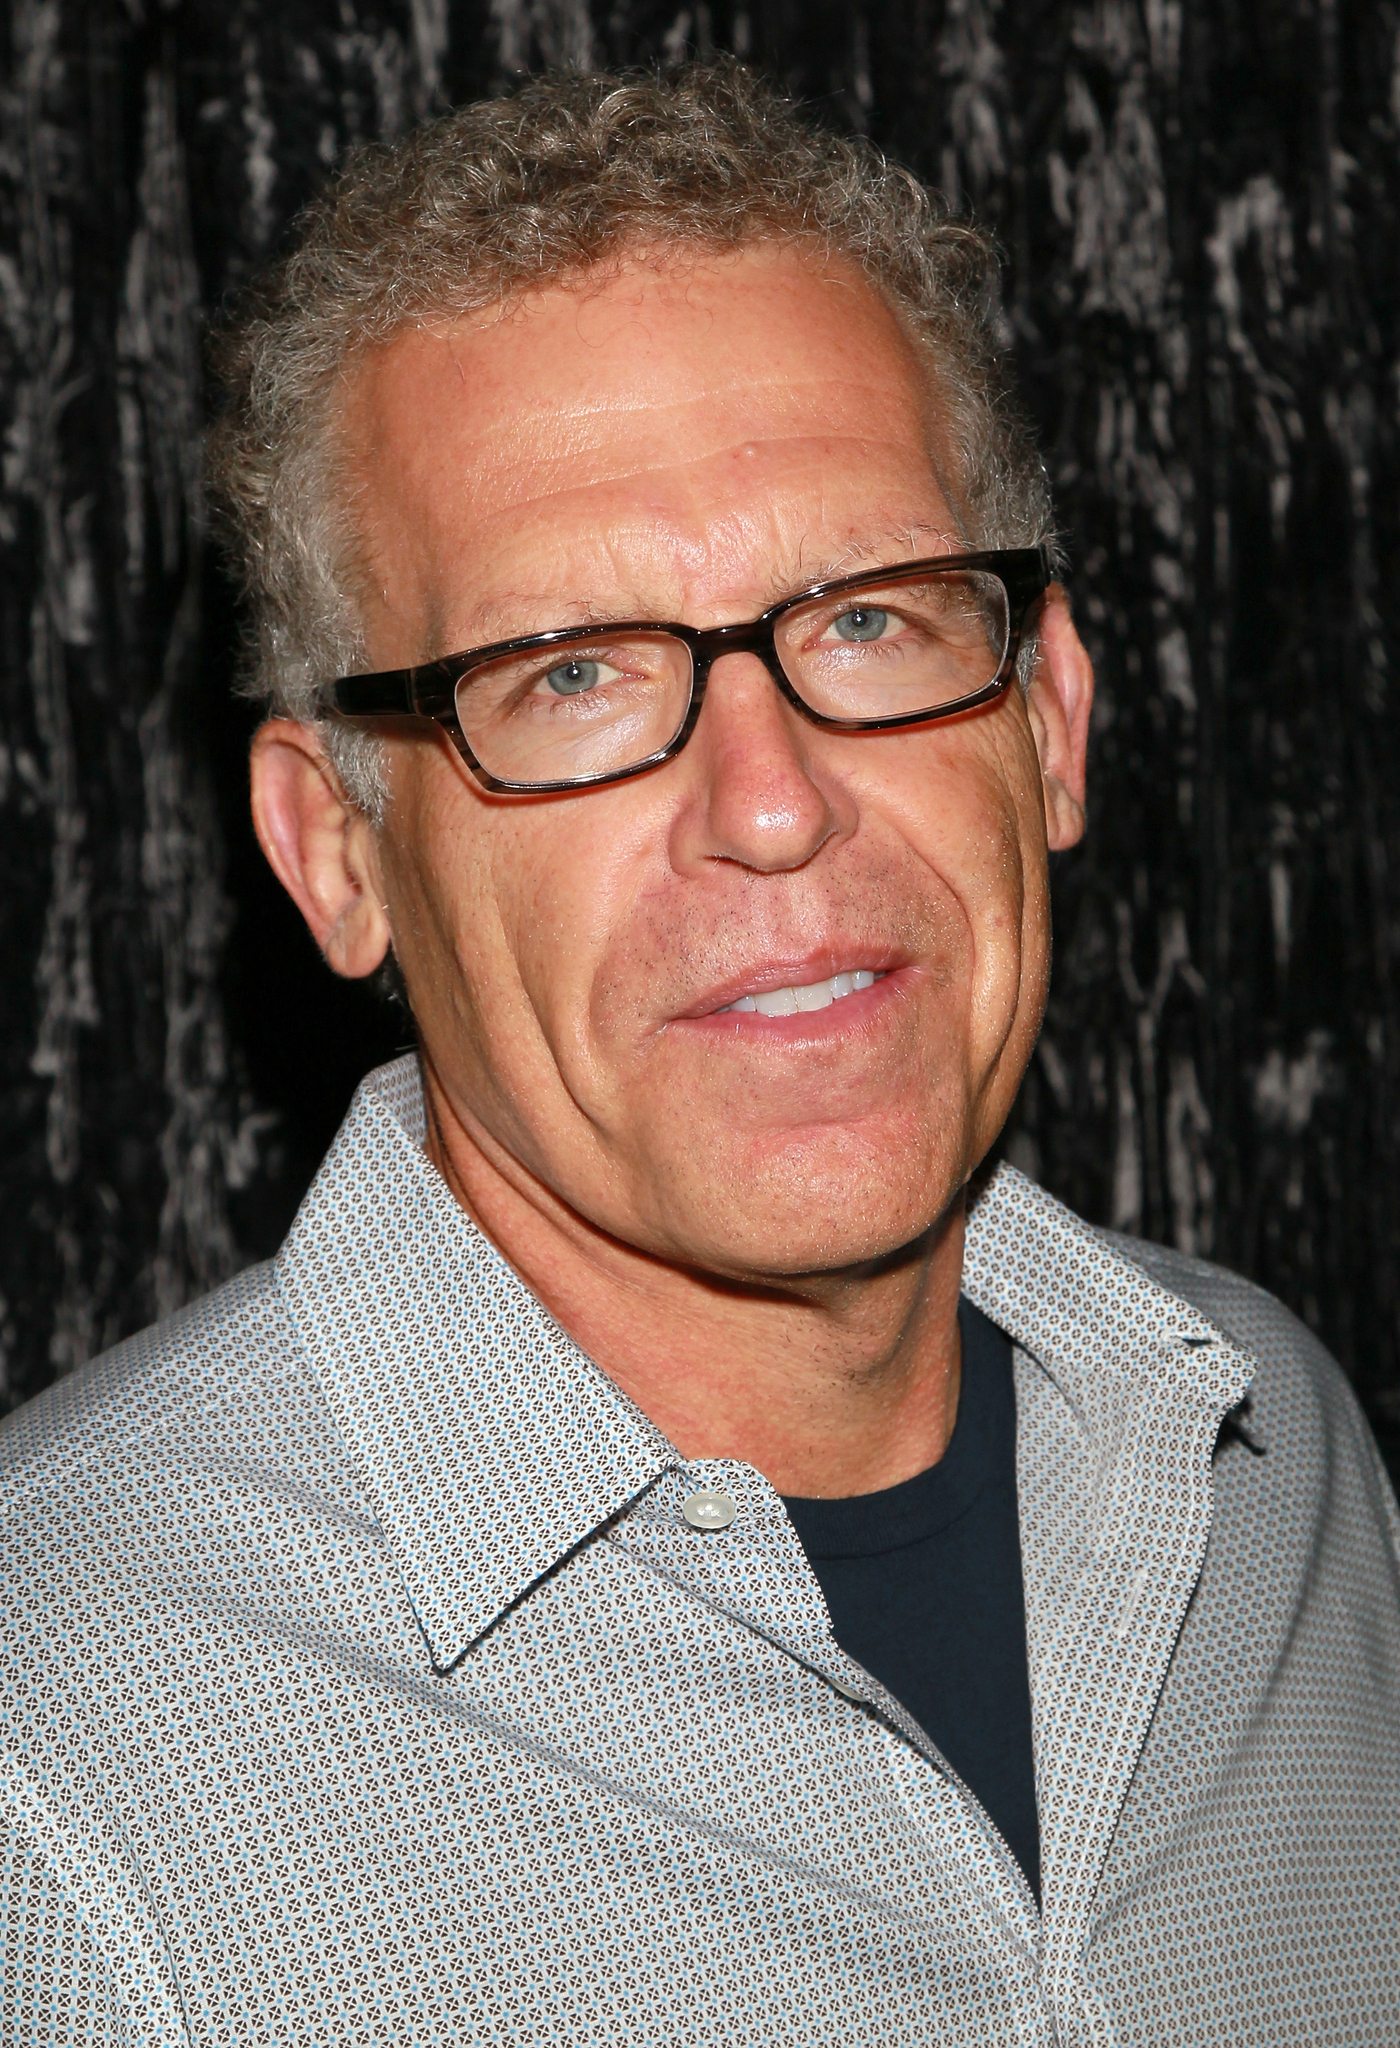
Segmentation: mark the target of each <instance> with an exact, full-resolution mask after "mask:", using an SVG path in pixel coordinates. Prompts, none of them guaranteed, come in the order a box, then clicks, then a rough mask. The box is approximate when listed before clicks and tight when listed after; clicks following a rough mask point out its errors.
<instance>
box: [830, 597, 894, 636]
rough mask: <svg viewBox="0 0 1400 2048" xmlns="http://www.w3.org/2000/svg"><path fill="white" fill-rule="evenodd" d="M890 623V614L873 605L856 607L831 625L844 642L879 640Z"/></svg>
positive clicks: (834, 620)
mask: <svg viewBox="0 0 1400 2048" xmlns="http://www.w3.org/2000/svg"><path fill="white" fill-rule="evenodd" d="M889 622H890V615H889V613H888V612H882V611H878V610H876V608H875V607H874V606H872V605H855V606H853V607H852V609H851V610H850V611H848V612H842V614H841V616H840V617H839V618H837V619H833V620H832V622H831V623H832V625H833V627H834V628H835V630H836V632H837V634H838V635H839V637H840V638H841V639H842V640H878V639H879V637H880V635H881V634H882V633H883V632H884V630H885V628H886V626H887V625H888V624H889Z"/></svg>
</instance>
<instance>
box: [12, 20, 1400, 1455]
mask: <svg viewBox="0 0 1400 2048" xmlns="http://www.w3.org/2000/svg"><path fill="white" fill-rule="evenodd" d="M0 34H3V37H4V39H5V47H4V53H3V99H0V406H2V407H3V422H2V423H0V424H2V427H3V445H2V446H0V554H2V555H3V565H2V566H0V634H3V660H4V674H5V698H4V727H3V734H2V735H0V863H2V864H3V869H2V873H3V881H2V882H0V915H2V916H3V934H4V937H3V974H2V975H0V989H3V1015H2V1017H0V1059H3V1078H4V1086H3V1097H2V1098H0V1099H2V1100H3V1111H0V1115H2V1116H3V1122H2V1123H0V1173H3V1176H4V1183H3V1185H4V1196H3V1230H0V1297H2V1299H0V1359H2V1360H3V1386H4V1397H3V1398H4V1400H5V1401H7V1402H14V1401H17V1400H19V1399H22V1398H23V1397H24V1396H25V1395H26V1394H28V1393H30V1392H32V1391H34V1390H35V1389H36V1388H38V1387H39V1386H41V1385H43V1384H44V1383H45V1382H46V1381H47V1380H48V1379H49V1378H50V1377H51V1376H53V1375H54V1374H57V1373H63V1372H67V1371H69V1370H71V1369H72V1368H73V1367H74V1366H75V1365H77V1364H79V1363H80V1362H81V1361H82V1360H83V1359H85V1358H87V1357H88V1356H90V1355H91V1354H92V1353H94V1352H95V1351H97V1350H99V1349H100V1348H102V1347H103V1346H105V1345H107V1344H109V1343H111V1342H112V1341H113V1340H114V1339H115V1338H117V1337H119V1336H121V1335H123V1334H124V1333H126V1332H127V1331H129V1330H132V1329H134V1328H137V1327H139V1326H140V1325H141V1324H142V1323H144V1322H146V1321H148V1320H150V1319H151V1318H152V1317H154V1316H156V1315H160V1314H163V1313H165V1312H167V1311H168V1310H170V1309H172V1308H174V1307H175V1306H176V1305H178V1304H179V1303H181V1302H182V1301H185V1300H186V1299H188V1298H190V1297H191V1296H193V1295H196V1294H198V1293H200V1292H202V1291H204V1290H205V1289H207V1288H208V1287H209V1286H211V1285H213V1284H214V1283H216V1282H217V1281H219V1280H220V1279H222V1278H223V1277H224V1276H225V1275H227V1274H228V1273H230V1272H232V1271H234V1270H235V1269H236V1268H237V1267H238V1266H239V1265H240V1264H242V1263H245V1262H246V1261H247V1260H248V1259H250V1258H254V1257H259V1256H262V1255H264V1254H265V1253H266V1252H268V1251H269V1250H270V1249H272V1247H273V1246H274V1245H275V1243H276V1242H277V1240H278V1238H279V1236H280V1234H281V1232H282V1230H283V1229H284V1228H285V1225H286V1223H287V1221H288V1219H289V1217H290V1214H291V1212H292V1210H293V1208H294V1207H295V1203H296V1200H297V1198H298V1196H299V1194H300V1192H301V1190H302V1188H303V1186H304V1185H305V1182H306V1179H307V1177H308V1175H309V1173H310V1171H311V1170H312V1168H313V1166H314V1164H315V1161H316V1159H317V1157H318V1156H319V1154H320V1151H321V1150H322V1148H323V1147H324V1145H325V1143H326V1142H327V1140H328V1138H329V1136H330V1134H331V1132H332V1131H333V1129H334V1126H335V1123H336V1121H337V1119H338V1116H339V1114H340V1112H341V1111H342V1110H343V1108H344V1105H345V1103H346V1101H347V1100H348V1097H349V1093H350V1089H351V1087H352V1085H353V1082H354V1080H355V1079H356V1078H357V1077H358V1075H359V1074H360V1072H362V1071H363V1070H364V1068H366V1067H367V1066H369V1065H370V1064H371V1063H372V1062H374V1061H375V1060H376V1059H379V1058H383V1057H386V1056H388V1055H389V1054H390V1053H392V1052H393V1051H394V1050H395V1049H396V1048H397V1047H398V1046H399V1045H400V1044H401V1043H402V1042H403V1040H404V1038H405V1036H406V1029H405V1024H404V1021H403V1020H402V1018H399V1017H396V1016H395V1015H394V1014H393V1013H391V1012H388V1011H385V1010H381V1009H380V1008H378V1007H377V1006H376V1004H375V1002H374V1000H373V999H372V998H371V997H369V996H368V995H367V994H366V992H365V991H363V990H361V989H358V988H348V987H345V986H342V985H339V984H335V983H333V982H332V980H331V978H330V977H329V975H328V974H327V973H326V971H325V970H324V969H323V968H322V966H321V964H320V962H319V960H317V958H316V957H315V955H314V953H313V951H312V948H311V946H310V942H309V941H308V940H307V939H306V938H305V936H304V935H303V934H302V933H301V932H300V931H299V930H298V928H297V922H296V919H295V917H294V914H293V913H292V912H291V911H290V909H289V908H288V907H286V906H285V905H284V904H283V903H282V902H281V901H280V898H279V896H278V892H277V890H276V888H275V885H274V884H273V883H272V882H271V880H270V878H269V877H267V876H266V875H265V874H264V873H263V871H262V867H261V862H260V857H259V856H258V854H257V852H256V849H255V847H254V846H253V843H252V838H251V833H250V831H249V828H248V826H247V823H246V820H245V815H244V813H245V787H244V784H245V774H246V770H245V756H246V743H247V738H248V733H249V730H250V724H251V713H250V712H249V711H248V710H247V709H246V707H242V706H239V705H238V704H237V703H235V702H234V701H233V700H232V699H231V696H230V691H229V683H230V677H231V673H232V668H233V648H234V643H235V636H236V630H237V626H236V620H235V619H234V617H233V615H232V610H231V606H230V601H229V596H228V592H227V590H226V588H225V586H224V584H223V582H222V580H221V577H220V575H219V571H218V568H217V564H216V563H215V562H214V561H213V560H212V559H211V555H210V551H209V548H208V545H207V543H206V539H205V509H204V499H203V491H202V482H201V467H200V428H201V422H202V419H203V417H204V409H205V404H206V391H205V378H204V373H203V368H202V337H203V331H204V328H205V324H206V322H207V320H208V317H209V315H210V313H211V311H212V309H214V308H215V307H217V306H218V305H219V303H220V302H221V301H222V300H223V299H224V298H225V296H226V295H227V294H228V293H229V292H230V290H232V289H234V288H236V287H237V286H238V285H239V284H240V282H241V281H242V280H244V279H245V278H246V277H247V276H248V275H249V273H250V271H251V270H253V269H254V268H255V267H256V266H257V265H258V264H260V263H261V262H262V261H263V260H264V258H265V257H266V256H267V255H268V254H269V252H271V251H272V250H274V249H275V248H276V247H277V246H278V243H279V241H280V239H281V238H282V237H283V235H284V234H285V231H286V228H287V225H288V222H289V221H290V219H291V218H292V216H293V215H294V214H295V212H296V210H297V208H298V206H299V205H300V204H301V203H302V202H303V201H304V200H305V199H306V198H307V196H308V195H309V194H310V193H312V192H313V191H314V190H315V189H316V187H317V185H318V183H319V181H320V180H321V179H322V178H323V177H324V175H325V173H326V171H327V168H328V167H329V166H330V165H331V164H333V163H334V162H335V160H336V158H337V157H338V156H339V154H340V152H341V151H342V150H343V149H344V147H345V146H346V145H347V144H348V143H350V142H351V141H353V140H355V139H356V138H357V137H363V136H371V135H380V136H384V135H392V134H397V133H400V132H402V131H403V130H404V129H405V128H406V127H408V126H409V125H410V124H411V123H413V122H414V121H416V120H419V119H421V118H422V117H423V116H425V115H427V114H429V113H431V112H432V111H433V110H434V109H436V108H440V107H443V106H446V105H449V104H451V103H452V102H454V101H457V100H460V99H463V98H468V97H472V96H475V95H477V94H480V93H484V92H491V91H495V90H499V89H501V88H502V87H503V86H504V85H505V84H506V83H507V82H508V81H509V80H510V79H511V78H512V77H513V76H515V75H516V74H518V73H519V72H520V71H522V70H525V69H530V68H536V67H539V66H542V65H547V64H572V65H589V64H595V63H596V64H616V63H626V62H635V61H652V60H655V59H659V58H667V57H677V56H680V55H683V54H684V53H685V52H687V51H699V52H701V53H704V52H706V51H708V50H712V49H716V48H726V49H730V50H734V51H737V52H738V53H740V54H741V55H744V56H747V57H749V58H750V59H751V60H753V61H754V62H756V63H759V64H761V65H763V66H764V67H765V68H766V69H767V70H769V71H770V72H771V73H772V74H773V75H775V76H776V77H778V78H779V79H781V80H782V81H783V82H784V83H785V84H787V85H788V86H789V87H791V88H792V89H793V90H794V91H795V92H797V93H798V94H800V95H801V96H802V97H803V98H804V99H805V100H806V101H807V102H808V103H809V104H810V105H811V107H812V108H813V109H814V110H815V112H816V113H817V114H818V115H819V117H820V118H822V119H824V120H827V121H830V122H833V123H836V124H838V125H842V126H845V127H849V128H855V129H860V130H862V131H864V132H866V133H868V134H870V135H871V136H872V137H873V138H874V139H875V140H876V141H877V142H878V143H880V144H881V145H882V146H883V147H885V148H887V149H888V150H889V151H891V153H893V154H894V155H896V156H898V157H899V158H901V159H902V160H904V161H905V162H907V163H909V164H911V165H912V166H914V167H915V168H916V169H917V170H919V171H920V172H921V173H922V174H923V175H924V176H926V177H928V178H930V179H932V180H934V181H936V182H937V183H939V184H941V185H942V186H943V187H944V188H945V189H947V190H948V191H949V192H951V193H952V194H953V195H955V197H957V198H958V199H959V200H961V201H963V202H966V203H968V204H970V205H972V206H973V207H975V208H976V209H977V210H978V212H979V213H980V214H981V215H982V216H983V217H984V218H985V219H987V220H988V221H989V222H991V223H992V224H993V225H994V226H995V228H996V230H997V232H998V234H999V236H1000V239H1001V242H1002V245H1003V248H1004V250H1005V254H1006V275H1005V290H1004V313H1005V325H1006V332H1007V335H1008V337H1009V339H1010V341H1011V343H1012V345H1013V346H1014V348H1015V351H1016V353H1017V356H1018V358H1019V361H1020V365H1021V371H1022V376H1023V379H1024V385H1025V389H1026V392H1027V394H1028V398H1029V402H1030V405H1031V407H1032V410H1033V412H1034V414H1035V416H1036V418H1037V419H1038V421H1039V424H1040V429H1041V433H1042V436H1043V440H1044V445H1045V448H1046V450H1047V452H1048V455H1049V459H1050V463H1051V466H1052V470H1053V473H1054V477H1055V480H1056V486H1057V490H1058V500H1059V507H1060V515H1061V519H1062V521H1063V526H1064V530H1065V533H1066V536H1067V539H1068V542H1069V546H1070V551H1071V555H1072V559H1073V563H1074V588H1075V592H1076V602H1077V606H1078V613H1079V618H1080V621H1081V624H1082V626H1083V629H1084V631H1085V634H1086V637H1087V639H1088V641H1089V644H1090V647H1091V649H1092V652H1093V654H1094V656H1095V659H1096V662H1097V665H1098V672H1099V681H1100V690H1101V698H1100V703H1099V708H1098V711H1097V714H1096V719H1095V731H1094V767H1093V778H1092V784H1091V792H1092V812H1091V829H1090V834H1089V839H1088V843H1087V844H1086V845H1085V846H1084V847H1083V848H1082V849H1081V850H1080V851H1078V852H1076V853H1074V854H1072V855H1070V856H1067V857H1066V858H1064V860H1063V861H1062V862H1061V863H1060V865H1059V868H1058V872H1057V876H1056V916H1057V966H1056V975H1055V991H1054V996H1053V1000H1052V1003H1051V1008H1050V1014H1049V1019H1048V1022H1047V1026H1046V1030H1045V1034H1044V1036H1043V1038H1042V1040H1041V1044H1040V1048H1039V1050H1038V1052H1037V1054H1036V1056H1035V1060H1034V1062H1033V1065H1032V1068H1031V1072H1030V1074H1029V1076H1028V1079H1027V1082H1026V1085H1025V1088H1024V1090H1023V1093H1022V1098H1021V1102H1020V1105H1019V1108H1018V1112H1017V1117H1016V1120H1015V1123H1014V1125H1013V1128H1012V1130H1011V1132H1010V1133H1009V1135H1008V1139H1007V1141H1006V1144H1007V1150H1008V1151H1009V1153H1010V1155H1011V1157H1012V1158H1013V1159H1015V1160H1016V1161H1017V1163H1018V1164H1020V1165H1022V1166H1024V1167H1025V1168H1026V1169H1027V1170H1028V1171H1030V1172H1031V1173H1033V1174H1035V1175H1036V1176H1037V1177H1038V1178H1040V1179H1041V1180H1042V1181H1044V1182H1045V1184H1046V1185H1047V1186H1049V1187H1050V1188H1052V1189H1053V1190H1054V1191H1055V1192H1056V1193H1058V1194H1060V1195H1062V1196H1064V1197H1065V1198H1066V1199H1067V1200H1068V1201H1069V1202H1071V1203H1072V1204H1073V1205H1074V1206H1075V1207H1076V1208H1078V1209H1080V1210H1081V1211H1082V1212H1083V1213H1085V1214H1086V1215H1088V1216H1090V1217H1091V1218H1094V1219H1096V1220H1098V1221H1102V1222H1104V1223H1109V1224H1113V1225H1115V1226H1116V1227H1118V1228H1120V1229H1123V1230H1127V1231H1133V1232H1139V1233H1143V1234H1145V1235H1147V1236H1150V1237H1156V1238H1162V1239H1165V1240H1168V1241H1170V1242H1172V1243H1175V1244H1177V1245H1179V1246H1181V1247H1183V1248H1184V1249H1186V1250H1189V1251H1194V1252H1197V1253H1200V1254H1202V1255H1203V1256H1206V1257H1209V1258H1215V1259H1218V1260H1221V1261H1222V1262H1224V1263H1225V1264H1227V1265H1230V1266H1233V1267H1236V1268H1238V1269H1240V1270H1241V1271H1244V1272H1246V1273H1249V1274H1252V1275H1253V1276H1254V1277H1256V1278H1257V1279H1258V1280H1260V1281H1261V1282H1262V1283H1263V1284H1264V1285H1266V1286H1268V1287H1270V1288H1273V1289H1274V1290H1276V1291H1277V1292H1278V1293H1279V1294H1281V1295H1282V1296H1283V1298H1284V1299H1285V1300H1286V1301H1287V1302H1289V1303H1290V1304H1291V1305H1292V1306H1293V1307H1294V1308H1295V1309H1296V1310H1297V1311H1298V1313H1299V1314H1300V1315H1302V1316H1303V1317H1305V1318H1306V1319H1307V1321H1308V1322H1310V1323H1311V1324H1313V1325H1314V1326H1315V1327H1316V1328H1317V1329H1318V1330H1319V1331H1320V1332H1321V1333H1322V1334H1323V1336H1324V1337H1325V1338H1326V1340H1327V1341H1328V1342H1329V1343H1330V1344H1331V1345H1332V1347H1333V1348H1334V1349H1335V1350H1336V1351H1337V1352H1338V1354H1339V1355H1340V1356H1341V1358H1342V1360H1343V1362H1344V1363H1345V1364H1346V1366H1347V1368H1348V1370H1349V1371H1350V1372H1351V1373H1352V1374H1353V1376H1354V1378H1355V1380H1356V1382H1357V1384H1358V1386H1359V1388H1360V1390H1361V1392H1362V1394H1363V1397H1364V1398H1365V1399H1366V1401H1367V1402H1368V1405H1369V1406H1370V1409H1371V1412H1372V1415H1373V1417H1374V1418H1375V1420H1376V1422H1377V1426H1378V1428H1379V1429H1380V1430H1381V1433H1382V1436H1383V1438H1387V1439H1388V1442H1389V1445H1390V1448H1391V1449H1392V1451H1393V1450H1394V1449H1395V1446H1396V1445H1397V1443H1400V1171H1397V1169H1400V675H1397V673H1396V665H1397V660H1398V659H1400V491H1398V490H1397V486H1398V485H1400V461H1397V441H1398V440H1400V0H1288V4H1275V5H1269V4H1262V0H1255V4H1253V5H1247V4H1245V0H919V4H916V0H882V4H877V5H870V6H861V5H856V4H850V0H751V4H749V5H746V6H740V5H734V6H726V5H716V6H713V7H705V6H694V7H683V8H680V9H676V8H674V7H672V6H648V5H645V4H641V0H606V4H603V0H599V4H596V5H594V6H591V7H590V6H588V5H586V4H585V0H490V4H489V5H482V4H464V0H277V4H271V0H124V4H123V0H7V12H6V13H5V15H4V17H3V30H0Z"/></svg>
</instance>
